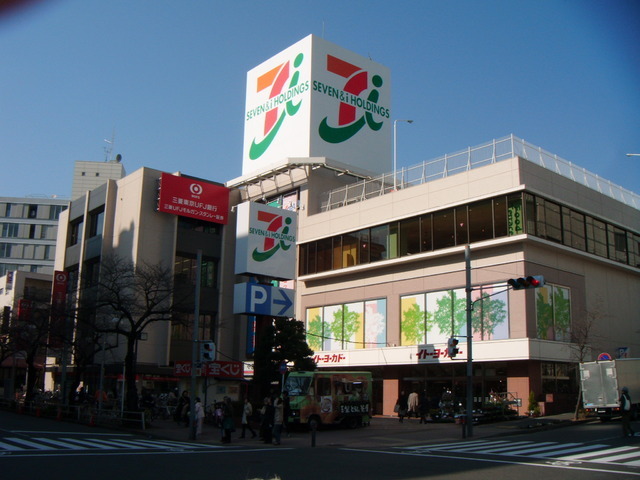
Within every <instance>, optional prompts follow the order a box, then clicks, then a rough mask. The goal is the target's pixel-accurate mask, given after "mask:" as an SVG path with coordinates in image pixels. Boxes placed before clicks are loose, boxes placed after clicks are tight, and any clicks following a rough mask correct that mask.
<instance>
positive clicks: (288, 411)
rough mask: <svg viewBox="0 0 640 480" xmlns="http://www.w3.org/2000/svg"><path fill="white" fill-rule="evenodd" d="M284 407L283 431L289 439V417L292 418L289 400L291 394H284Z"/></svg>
mask: <svg viewBox="0 0 640 480" xmlns="http://www.w3.org/2000/svg"><path fill="white" fill-rule="evenodd" d="M282 405H283V407H284V419H283V420H282V431H283V432H285V433H286V434H287V437H290V436H291V433H290V432H289V417H290V416H291V399H290V398H289V392H283V393H282Z"/></svg>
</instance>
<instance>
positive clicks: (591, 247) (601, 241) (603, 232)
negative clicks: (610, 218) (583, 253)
mask: <svg viewBox="0 0 640 480" xmlns="http://www.w3.org/2000/svg"><path fill="white" fill-rule="evenodd" d="M585 220H586V221H585V223H586V226H587V251H588V252H589V253H593V254H595V255H599V256H601V257H605V258H606V257H607V225H606V224H605V223H604V222H601V221H600V220H596V219H595V218H592V217H589V216H587V217H586V219H585Z"/></svg>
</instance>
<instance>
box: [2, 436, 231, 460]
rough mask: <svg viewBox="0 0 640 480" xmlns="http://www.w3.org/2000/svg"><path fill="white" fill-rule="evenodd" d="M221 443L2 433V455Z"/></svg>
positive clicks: (161, 449)
mask: <svg viewBox="0 0 640 480" xmlns="http://www.w3.org/2000/svg"><path fill="white" fill-rule="evenodd" d="M220 448H222V447H221V446H216V445H207V444H200V443H189V442H176V441H171V440H151V439H141V438H135V437H133V436H127V435H121V436H113V435H112V436H105V437H98V436H89V437H73V436H71V435H62V436H55V437H52V436H31V435H29V436H26V435H15V436H5V437H0V456H2V455H13V454H36V453H39V454H56V453H59V454H63V453H76V454H77V453H107V452H119V453H122V452H131V453H133V452H138V453H142V452H184V451H190V452H193V451H198V450H212V449H220Z"/></svg>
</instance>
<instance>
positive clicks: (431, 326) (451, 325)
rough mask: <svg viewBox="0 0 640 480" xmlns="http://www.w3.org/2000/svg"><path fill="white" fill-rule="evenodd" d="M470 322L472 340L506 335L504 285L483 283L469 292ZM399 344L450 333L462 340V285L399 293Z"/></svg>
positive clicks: (436, 338)
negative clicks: (406, 293) (414, 292)
mask: <svg viewBox="0 0 640 480" xmlns="http://www.w3.org/2000/svg"><path fill="white" fill-rule="evenodd" d="M471 300H472V302H473V310H472V313H471V315H472V316H471V324H472V329H473V339H474V340H502V339H506V338H509V322H508V296H507V292H506V289H505V288H504V286H498V287H496V286H492V285H489V286H483V287H480V288H478V289H476V290H474V291H473V292H472V296H471ZM400 308H401V324H400V331H401V337H400V338H401V344H402V345H420V344H425V343H429V344H434V343H446V342H447V339H448V338H449V337H451V336H457V337H459V338H460V341H461V342H464V341H465V336H466V334H467V333H466V331H467V313H466V293H465V291H464V289H455V290H443V291H439V292H429V293H421V294H418V295H408V296H404V297H401V299H400Z"/></svg>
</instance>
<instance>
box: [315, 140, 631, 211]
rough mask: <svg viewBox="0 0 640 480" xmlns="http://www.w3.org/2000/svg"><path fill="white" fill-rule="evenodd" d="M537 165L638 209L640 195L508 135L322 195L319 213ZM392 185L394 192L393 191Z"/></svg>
mask: <svg viewBox="0 0 640 480" xmlns="http://www.w3.org/2000/svg"><path fill="white" fill-rule="evenodd" d="M516 156H518V157H521V158H524V159H525V160H528V161H530V162H533V163H535V164H536V165H540V166H541V167H544V168H546V169H548V170H551V171H553V172H555V173H557V174H559V175H562V176H563V177H567V178H570V179H571V180H573V181H575V182H578V183H580V184H581V185H584V186H586V187H588V188H591V189H593V190H596V191H598V192H600V193H602V194H603V195H607V196H609V197H611V198H614V199H616V200H618V201H620V202H622V203H624V204H625V205H629V206H630V207H633V208H638V209H640V195H638V194H637V193H634V192H632V191H631V190H627V189H625V188H623V187H621V186H619V185H616V184H614V183H612V182H610V181H609V180H606V179H604V178H601V177H600V176H598V175H596V174H595V173H592V172H589V171H588V170H586V169H584V168H582V167H579V166H578V165H574V164H573V163H571V162H569V161H567V160H564V159H562V158H560V157H558V156H557V155H554V154H553V153H550V152H547V151H546V150H543V149H542V148H540V147H537V146H535V145H532V144H530V143H528V142H525V141H524V140H522V139H521V138H518V137H516V136H514V135H509V136H507V137H504V138H500V139H497V140H493V141H491V142H488V143H485V144H483V145H479V146H476V147H469V148H467V149H466V150H461V151H459V152H455V153H450V154H446V155H444V156H443V157H439V158H436V159H434V160H427V161H424V162H423V163H421V164H418V165H414V166H411V167H406V168H405V167H403V168H402V169H399V170H397V171H396V172H395V175H396V179H395V180H396V181H395V182H394V181H393V180H394V178H393V175H394V173H393V172H391V173H385V174H383V175H380V176H377V177H374V178H371V179H367V180H360V181H358V182H356V183H352V184H350V185H346V186H344V187H340V188H336V189H334V190H330V191H328V192H324V193H323V194H322V197H321V210H322V211H323V212H326V211H328V210H333V209H335V208H340V207H343V206H345V205H349V204H352V203H356V202H362V201H364V200H367V199H369V198H373V197H379V196H381V195H385V194H387V193H391V192H393V191H395V189H397V190H401V189H404V188H409V187H413V186H416V185H422V184H423V183H427V182H431V181H433V180H438V179H440V178H445V177H449V176H451V175H456V174H458V173H463V172H467V171H469V170H473V169H475V168H480V167H484V166H485V165H490V164H492V163H497V162H500V161H503V160H508V159H509V158H513V157H516ZM394 184H395V186H396V187H395V189H394Z"/></svg>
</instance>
